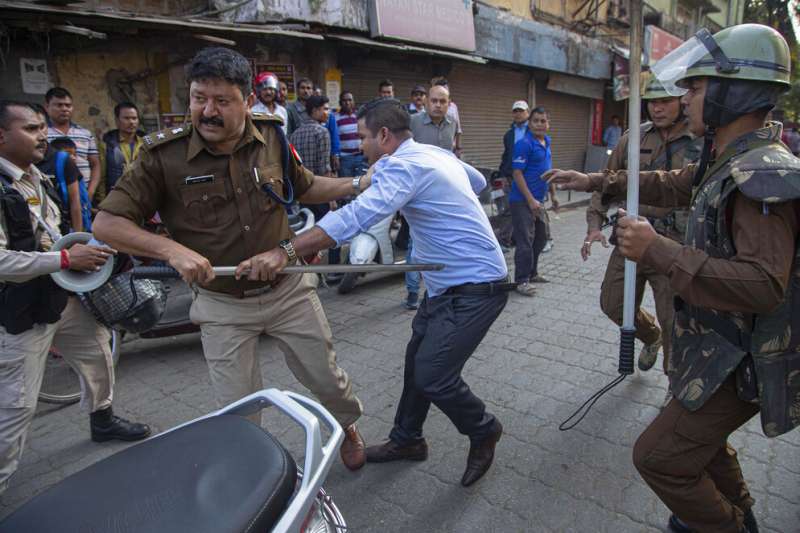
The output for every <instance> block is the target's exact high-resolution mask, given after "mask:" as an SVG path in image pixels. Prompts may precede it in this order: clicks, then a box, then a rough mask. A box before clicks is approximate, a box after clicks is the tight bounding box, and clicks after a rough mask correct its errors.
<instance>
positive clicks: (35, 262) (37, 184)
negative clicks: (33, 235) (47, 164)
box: [0, 157, 61, 283]
mask: <svg viewBox="0 0 800 533" xmlns="http://www.w3.org/2000/svg"><path fill="white" fill-rule="evenodd" d="M0 172H2V173H3V174H5V175H6V176H8V177H10V178H12V179H13V180H14V182H13V184H12V185H11V186H12V187H13V188H14V189H15V190H17V191H18V192H19V193H20V194H22V196H23V197H24V198H25V199H26V200H28V208H29V209H31V211H32V212H31V224H32V225H33V227H34V228H37V227H38V221H37V219H36V217H35V216H34V214H33V211H34V210H36V213H37V214H38V215H39V216H42V215H44V217H43V220H44V221H45V222H46V223H47V224H48V225H49V226H50V227H51V228H52V229H53V230H55V231H58V224H59V222H60V221H61V215H60V212H59V210H58V207H57V206H56V205H54V202H53V201H52V200H51V199H50V198H49V197H48V196H47V193H46V192H45V191H44V189H43V188H42V186H41V181H42V180H43V179H47V178H46V177H45V175H44V174H42V173H41V172H39V169H38V168H36V167H35V166H34V165H31V167H30V169H29V170H28V172H25V171H24V170H22V169H21V168H19V167H18V166H16V165H15V164H13V163H12V162H11V161H8V160H7V159H4V158H2V157H0ZM4 185H5V184H4ZM5 220H6V219H5V214H4V213H3V212H2V210H0V282H3V281H14V282H17V283H21V282H24V281H28V280H30V279H33V278H36V277H38V276H41V275H44V274H49V273H51V272H58V271H59V270H60V269H61V253H60V252H18V251H14V250H8V249H7V248H8V236H7V234H6V228H5V224H6V222H5ZM38 232H39V236H40V239H41V240H40V242H41V244H42V249H43V250H49V249H50V247H51V246H52V245H53V241H52V239H51V237H50V235H49V234H48V233H47V232H46V231H43V230H42V229H41V228H39V229H38Z"/></svg>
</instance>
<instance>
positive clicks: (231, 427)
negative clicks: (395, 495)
mask: <svg viewBox="0 0 800 533" xmlns="http://www.w3.org/2000/svg"><path fill="white" fill-rule="evenodd" d="M268 406H275V407H277V408H278V410H279V411H281V412H282V413H283V414H285V415H287V416H289V417H290V418H292V419H293V420H294V421H295V422H297V424H298V425H300V426H302V428H303V430H304V431H305V459H304V466H303V468H302V469H301V468H300V467H299V466H297V465H296V463H295V461H294V459H293V458H292V456H291V455H290V454H289V452H287V451H286V449H285V448H284V447H283V446H282V445H281V443H280V442H278V441H277V440H276V439H275V437H273V436H272V435H271V434H270V433H269V432H268V431H266V430H265V429H263V428H261V427H260V426H258V425H256V424H253V423H252V422H250V421H249V420H248V419H246V418H244V417H245V416H247V415H251V414H255V413H259V412H260V411H261V410H262V409H264V408H265V407H268ZM320 422H321V423H322V424H324V425H325V426H326V429H327V431H328V432H330V437H329V438H328V440H327V442H325V443H324V444H323V440H322V432H321V431H320ZM343 439H344V432H343V431H342V428H341V426H340V425H339V424H338V423H337V422H336V419H334V418H333V416H332V415H331V414H330V413H329V412H328V411H326V410H325V408H323V407H322V406H321V405H319V404H318V403H317V402H314V401H312V400H309V399H308V398H306V397H304V396H301V395H299V394H296V393H293V392H288V391H283V392H281V391H279V390H276V389H267V390H262V391H260V392H257V393H254V394H251V395H250V396H247V397H246V398H242V399H241V400H239V401H238V402H235V403H233V404H231V405H229V406H227V407H225V408H223V409H220V410H219V411H216V412H214V413H211V414H209V415H206V416H203V417H200V418H197V419H195V420H192V421H190V422H187V423H185V424H182V425H180V426H178V427H176V428H173V429H171V430H170V431H167V432H165V433H162V434H160V435H157V436H155V437H152V438H150V439H148V440H146V441H143V442H142V443H140V444H136V445H134V446H131V447H130V448H126V449H125V450H123V451H121V452H119V453H117V454H115V455H112V456H111V457H108V458H106V459H103V460H102V461H98V462H97V463H95V464H93V465H92V466H90V467H88V468H86V469H84V470H81V471H80V472H77V473H75V474H73V475H71V476H69V477H67V478H65V479H63V480H62V481H60V482H59V483H57V484H56V485H54V486H52V487H50V488H49V489H47V490H46V491H44V492H42V493H41V494H39V495H38V496H36V497H34V498H33V499H32V500H30V501H29V502H27V503H26V504H25V505H23V506H22V507H20V508H19V509H17V510H16V511H15V512H14V513H13V514H11V515H10V516H9V517H7V518H6V519H5V520H3V521H2V522H0V532H9V533H11V532H21V531H25V532H26V533H45V532H48V533H49V532H53V531H136V532H139V533H146V532H153V533H156V532H158V533H162V532H166V531H170V532H176V533H177V532H183V531H186V532H189V531H190V532H192V533H245V532H248V533H249V532H267V531H273V532H280V533H286V532H292V533H296V532H300V533H334V532H339V533H340V532H341V531H344V530H346V528H347V525H346V524H345V521H344V518H343V517H342V515H341V513H340V512H339V510H338V509H337V508H336V505H335V504H334V503H333V500H332V499H331V498H330V496H328V495H327V493H326V492H325V490H324V489H323V488H322V483H323V481H324V480H325V478H326V477H327V475H328V472H329V470H330V468H331V465H332V464H333V462H334V461H335V460H336V457H337V455H338V452H337V451H338V449H339V446H340V444H341V443H342V440H343Z"/></svg>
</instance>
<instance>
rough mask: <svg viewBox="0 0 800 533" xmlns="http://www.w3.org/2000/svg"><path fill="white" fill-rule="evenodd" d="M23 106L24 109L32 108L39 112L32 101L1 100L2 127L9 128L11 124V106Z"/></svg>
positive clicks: (0, 126)
mask: <svg viewBox="0 0 800 533" xmlns="http://www.w3.org/2000/svg"><path fill="white" fill-rule="evenodd" d="M12 107H21V108H23V109H30V110H31V111H33V112H34V113H39V110H38V109H36V108H35V107H34V106H33V104H31V103H30V102H22V101H19V100H0V128H3V129H4V130H7V129H8V127H9V126H10V125H11V108H12Z"/></svg>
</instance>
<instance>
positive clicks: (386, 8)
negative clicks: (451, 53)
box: [369, 0, 475, 52]
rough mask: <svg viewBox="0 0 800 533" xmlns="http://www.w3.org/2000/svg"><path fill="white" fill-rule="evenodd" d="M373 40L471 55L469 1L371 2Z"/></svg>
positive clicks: (370, 15)
mask: <svg viewBox="0 0 800 533" xmlns="http://www.w3.org/2000/svg"><path fill="white" fill-rule="evenodd" d="M369 7H370V12H369V28H370V32H371V33H372V37H385V38H387V39H397V40H400V41H408V42H410V43H413V44H432V45H435V46H441V47H444V48H453V49H456V50H464V51H466V52H473V51H474V50H475V23H474V21H473V18H472V0H435V1H433V0H370V2H369Z"/></svg>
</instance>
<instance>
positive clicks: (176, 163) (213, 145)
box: [94, 47, 366, 469]
mask: <svg viewBox="0 0 800 533" xmlns="http://www.w3.org/2000/svg"><path fill="white" fill-rule="evenodd" d="M187 74H188V82H189V84H190V87H189V98H190V104H189V108H190V112H191V124H187V125H185V126H182V127H178V128H173V129H168V130H163V131H161V132H158V133H155V134H151V135H149V136H147V137H145V139H144V141H145V145H144V149H143V151H142V153H141V155H140V158H139V159H138V160H137V162H136V163H135V164H134V166H133V167H132V168H131V169H130V171H129V172H127V173H126V174H125V175H124V176H123V178H122V179H121V180H120V181H119V182H118V184H117V186H116V188H115V189H114V190H113V191H112V192H111V193H110V194H109V196H108V198H106V200H105V201H104V202H103V203H102V204H101V206H100V207H101V212H100V213H99V214H98V216H97V219H96V222H95V225H94V231H95V235H96V236H97V237H98V238H99V239H102V240H103V241H105V242H108V243H109V244H111V245H112V246H115V247H118V249H119V250H122V251H125V252H129V253H132V254H135V255H141V256H147V257H153V258H156V259H161V260H164V261H167V262H168V263H169V264H170V265H171V266H172V267H174V268H175V269H176V270H178V272H180V274H181V276H182V277H183V279H184V280H185V281H186V282H187V283H191V284H197V285H199V288H198V291H197V296H196V298H195V301H194V303H193V305H192V309H191V318H192V320H193V321H194V322H195V323H197V324H199V325H200V327H201V332H202V341H203V352H204V354H205V357H206V362H207V363H208V368H209V372H210V375H211V381H212V384H213V386H214V390H215V392H216V396H217V401H218V402H219V403H220V404H226V403H229V402H232V401H235V400H238V399H240V398H242V397H243V396H246V395H247V394H250V393H252V392H255V391H257V390H259V389H261V388H262V379H261V368H260V364H259V359H258V357H257V353H256V352H257V347H258V337H259V335H260V334H262V333H266V334H268V335H270V336H271V337H273V338H275V339H276V340H277V341H278V345H279V346H280V348H281V350H282V351H283V352H284V355H285V357H286V362H287V364H288V365H289V368H290V369H291V370H292V372H293V373H294V375H295V376H296V377H297V379H298V380H299V381H300V382H301V383H303V385H305V386H306V387H308V388H309V389H310V390H311V392H312V393H314V394H315V395H316V396H317V397H318V398H319V400H320V401H321V403H322V404H323V405H324V406H325V407H326V408H327V409H328V410H330V411H331V413H333V415H334V416H335V417H336V419H337V420H338V421H339V423H340V424H341V425H342V427H343V428H345V441H344V443H343V444H342V450H341V452H342V460H343V462H344V463H345V465H346V466H347V467H348V468H351V469H357V468H360V467H361V466H363V464H364V461H365V457H364V443H363V440H362V439H361V437H360V435H359V434H358V431H357V430H356V427H355V421H356V420H357V419H358V418H359V417H360V416H361V412H362V407H361V403H360V402H359V400H358V399H357V398H356V396H355V395H354V394H353V391H352V389H351V384H350V379H349V378H348V376H347V374H346V373H345V372H344V370H342V369H341V368H340V367H339V366H338V365H337V363H336V353H335V352H334V350H333V343H332V339H331V330H330V327H329V325H328V321H327V318H326V317H325V313H324V311H323V310H322V305H321V303H320V301H319V298H318V297H317V294H316V291H315V289H316V277H315V276H313V275H310V274H307V275H289V276H279V277H275V276H271V275H269V274H268V273H267V272H265V271H264V270H263V269H262V268H261V265H262V261H263V258H262V256H261V254H263V252H266V251H268V250H270V249H272V248H274V247H276V246H278V245H280V246H283V247H284V249H285V250H286V253H287V255H289V257H291V259H292V261H295V260H296V256H295V255H294V251H293V249H292V247H291V244H290V243H289V241H288V239H289V238H291V237H292V236H293V235H292V232H291V230H290V228H289V223H288V219H287V216H286V211H285V208H284V207H285V205H284V202H286V203H288V202H290V201H291V200H292V198H295V199H298V200H301V201H303V202H305V203H312V204H313V203H323V202H327V201H330V200H334V199H337V198H341V197H344V196H348V195H350V194H352V193H353V192H356V191H354V186H355V188H358V186H359V182H358V180H357V179H356V180H353V181H351V180H342V179H331V178H324V177H319V176H314V175H313V174H312V173H311V172H309V171H308V170H306V169H304V168H303V167H302V165H301V164H300V162H299V158H298V157H297V156H296V154H294V151H293V149H291V148H290V147H289V145H288V143H287V142H286V139H285V136H284V134H283V130H282V129H281V125H282V122H281V120H280V119H279V118H275V117H268V116H266V115H263V116H259V115H254V116H253V117H252V118H251V116H250V114H249V113H248V108H249V107H250V106H251V105H252V103H253V99H254V95H253V93H252V84H251V71H250V64H249V63H248V61H247V60H246V59H245V58H244V57H242V56H241V55H240V54H238V53H236V52H234V51H232V50H229V49H226V48H219V47H210V48H205V49H203V50H201V51H200V52H198V54H197V55H196V56H195V57H194V59H193V60H192V61H191V63H190V65H189V67H188V71H187ZM365 181H366V180H365ZM156 211H158V213H159V214H160V216H161V219H162V220H163V221H164V223H165V225H166V226H167V229H168V230H169V232H170V234H171V235H172V237H173V238H174V240H170V239H168V238H165V237H161V236H157V235H153V234H151V233H148V232H147V231H145V230H143V229H142V228H141V227H140V224H141V223H142V222H143V221H144V220H146V219H148V218H149V217H151V216H152V215H153V214H154V213H155V212H156ZM245 261H246V262H247V265H248V270H249V272H250V273H249V275H248V279H246V280H244V279H242V280H237V279H233V278H227V279H215V277H214V273H213V270H212V268H211V267H212V265H218V266H222V265H239V264H240V263H243V262H245Z"/></svg>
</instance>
